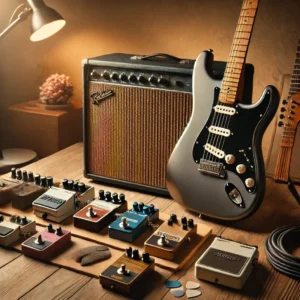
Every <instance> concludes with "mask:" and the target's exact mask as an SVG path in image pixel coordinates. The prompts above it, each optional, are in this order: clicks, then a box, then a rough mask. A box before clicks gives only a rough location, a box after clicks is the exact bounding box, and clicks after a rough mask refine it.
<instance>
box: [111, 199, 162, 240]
mask: <svg viewBox="0 0 300 300" xmlns="http://www.w3.org/2000/svg"><path fill="white" fill-rule="evenodd" d="M158 218H159V209H156V208H155V207H154V205H151V204H150V205H149V206H145V205H144V203H142V202H141V203H137V202H134V203H133V207H132V209H131V210H129V211H126V212H125V213H123V214H121V215H120V216H119V218H118V219H117V220H116V221H114V222H113V223H111V224H110V226H109V227H108V235H109V237H110V238H114V239H118V240H122V241H126V242H130V243H132V242H134V241H135V240H136V239H137V238H138V237H139V236H140V235H141V234H142V233H144V232H145V231H146V230H147V228H148V227H149V223H153V222H155V221H156V220H158Z"/></svg>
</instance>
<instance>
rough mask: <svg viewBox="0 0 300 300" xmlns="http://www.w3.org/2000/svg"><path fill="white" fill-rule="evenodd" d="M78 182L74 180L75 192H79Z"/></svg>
mask: <svg viewBox="0 0 300 300" xmlns="http://www.w3.org/2000/svg"><path fill="white" fill-rule="evenodd" d="M78 184H79V182H78V181H74V183H73V190H74V191H75V192H78Z"/></svg>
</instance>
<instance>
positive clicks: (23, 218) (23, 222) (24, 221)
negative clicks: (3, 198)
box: [20, 217, 28, 226]
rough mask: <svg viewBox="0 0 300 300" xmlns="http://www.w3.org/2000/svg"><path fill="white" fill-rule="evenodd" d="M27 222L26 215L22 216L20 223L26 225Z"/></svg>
mask: <svg viewBox="0 0 300 300" xmlns="http://www.w3.org/2000/svg"><path fill="white" fill-rule="evenodd" d="M26 224H28V221H27V218H26V217H22V218H21V222H20V225H22V226H24V225H26Z"/></svg>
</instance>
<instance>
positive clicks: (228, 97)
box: [167, 0, 279, 220]
mask: <svg viewBox="0 0 300 300" xmlns="http://www.w3.org/2000/svg"><path fill="white" fill-rule="evenodd" d="M258 2H259V0H244V1H243V5H242V10H241V13H240V17H239V21H238V24H237V28H236V32H235V35H234V39H233V43H232V47H231V51H230V55H229V59H228V62H227V66H226V70H225V73H224V77H223V80H222V81H218V80H215V79H214V77H213V72H212V61H213V54H212V53H211V51H204V52H202V53H201V54H200V56H199V57H198V59H197V60H196V63H195V66H194V73H193V111H192V116H191V119H190V121H189V124H188V126H187V127H186V128H185V131H184V132H183V134H182V136H181V137H180V139H179V141H178V142H177V144H176V146H175V148H174V150H173V153H172V154H171V157H170V159H169V162H168V166H167V188H168V190H169V192H170V194H171V196H172V197H173V199H174V200H175V201H177V202H178V203H180V204H182V205H183V206H185V207H187V208H188V209H191V210H193V211H196V212H198V213H200V214H204V215H207V216H211V217H214V218H219V219H224V220H238V219H242V218H245V217H247V216H249V215H250V214H252V213H254V212H255V210H256V209H257V208H258V207H259V205H260V204H261V201H262V198H263V196H264V191H265V171H264V161H263V156H262V150H261V142H262V136H263V134H264V131H265V130H266V128H267V126H268V125H269V123H270V122H271V120H272V118H273V117H274V115H275V113H276V110H277V107H278V102H279V96H278V92H277V90H276V89H275V88H274V87H272V86H267V87H266V88H265V90H264V92H263V94H262V96H261V98H260V100H258V101H257V102H256V103H254V104H252V105H244V104H241V103H239V102H238V101H237V98H238V87H239V83H240V78H241V74H242V71H243V67H244V64H245V58H246V54H247V50H248V45H249V41H250V37H251V33H252V28H253V23H254V19H255V16H256V11H257V7H258Z"/></svg>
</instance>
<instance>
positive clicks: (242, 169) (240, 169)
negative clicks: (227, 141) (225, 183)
mask: <svg viewBox="0 0 300 300" xmlns="http://www.w3.org/2000/svg"><path fill="white" fill-rule="evenodd" d="M236 171H237V172H238V173H239V174H244V173H245V172H246V166H245V165H237V166H236Z"/></svg>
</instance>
